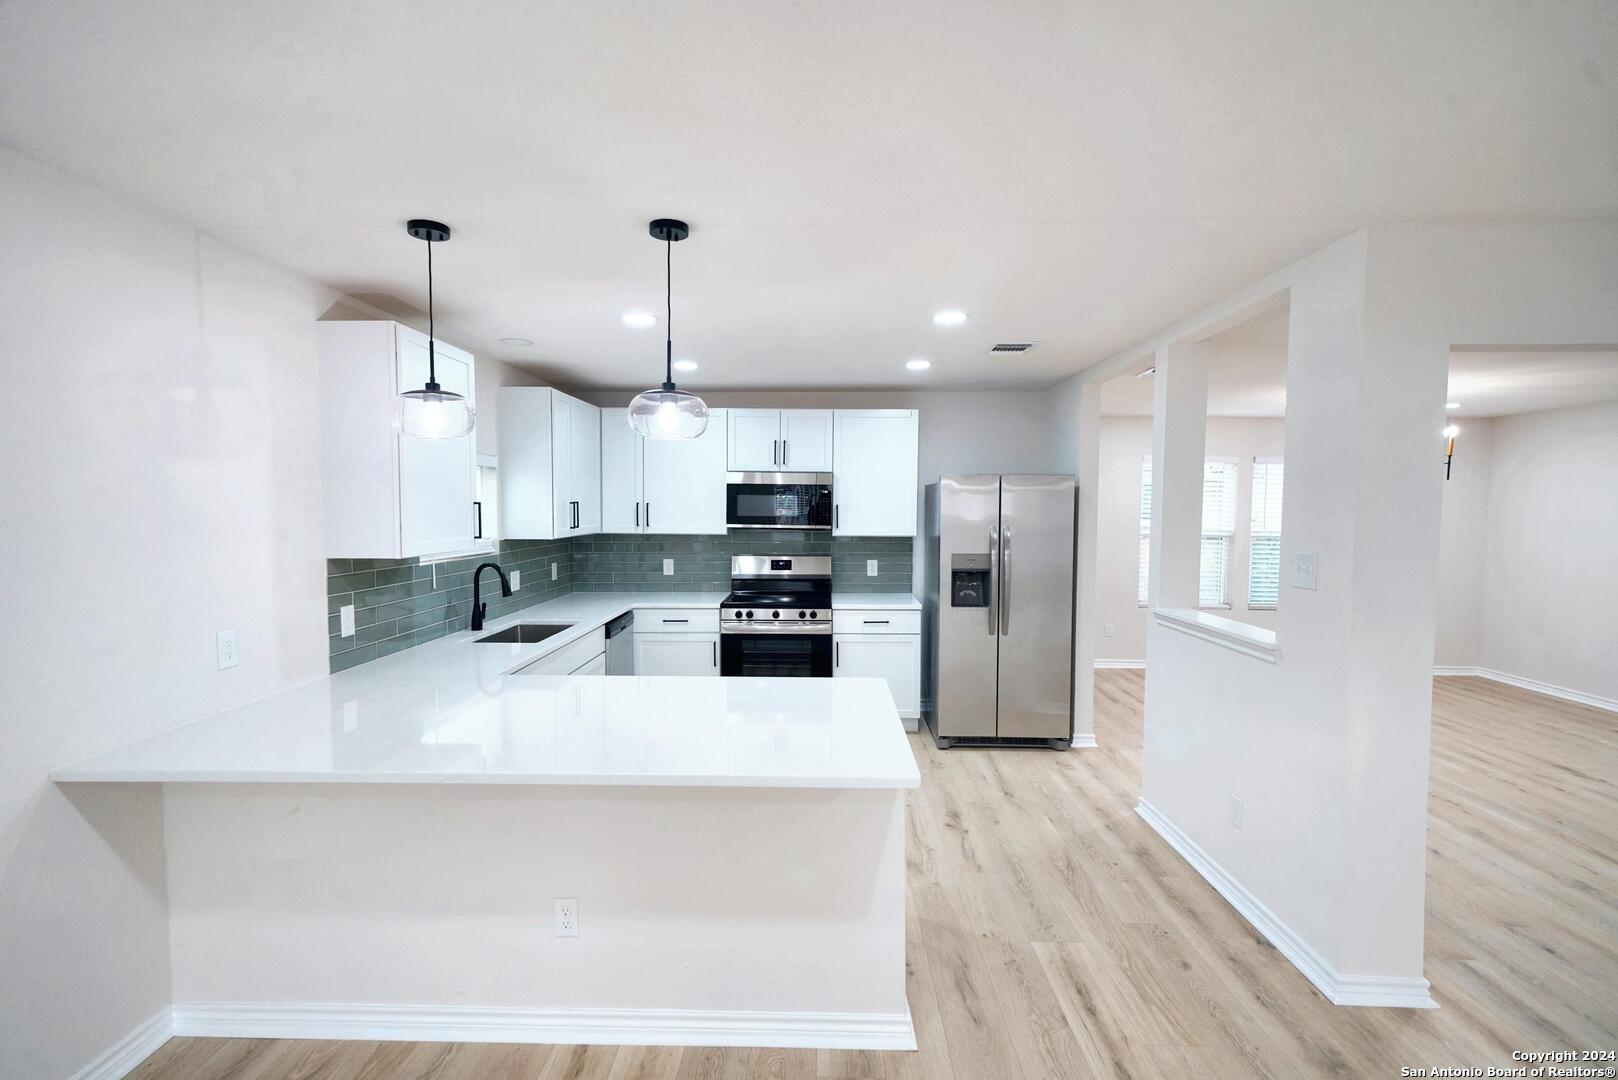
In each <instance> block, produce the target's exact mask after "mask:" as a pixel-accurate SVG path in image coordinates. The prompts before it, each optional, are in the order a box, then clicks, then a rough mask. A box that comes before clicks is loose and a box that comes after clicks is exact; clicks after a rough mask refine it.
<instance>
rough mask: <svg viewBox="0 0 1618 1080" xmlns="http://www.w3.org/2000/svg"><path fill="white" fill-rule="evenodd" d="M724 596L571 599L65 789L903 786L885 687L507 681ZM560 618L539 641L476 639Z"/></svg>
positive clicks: (873, 682)
mask: <svg viewBox="0 0 1618 1080" xmlns="http://www.w3.org/2000/svg"><path fill="white" fill-rule="evenodd" d="M721 599H722V594H720V593H635V594H632V593H574V594H572V595H570V596H566V597H563V598H561V599H559V600H553V601H551V602H549V603H545V604H537V605H535V606H533V607H530V608H525V609H523V610H521V611H519V612H516V613H515V614H513V615H510V616H507V617H505V618H503V619H499V620H495V621H491V622H490V623H489V624H488V626H487V627H486V628H485V629H484V630H483V631H479V632H472V631H463V632H461V633H459V634H454V635H451V636H449V637H445V638H441V639H439V640H438V641H433V642H429V643H428V644H425V645H421V646H417V647H416V648H413V649H406V650H405V651H404V652H400V653H396V654H394V655H392V656H389V657H386V658H384V659H382V660H377V661H373V662H371V663H368V664H362V665H360V666H359V667H356V668H352V669H350V670H348V671H343V672H339V673H337V674H335V675H330V676H326V677H324V678H320V679H315V680H313V681H311V682H308V683H305V684H303V685H302V686H298V687H294V688H293V689H291V690H286V691H283V692H281V693H279V694H274V695H272V696H270V697H267V698H264V699H262V700H260V701H256V702H252V703H250V704H247V705H242V706H238V707H236V708H233V709H228V710H226V711H224V712H221V713H216V714H215V715H213V716H209V717H205V718H203V719H201V720H196V721H193V722H191V723H188V724H183V725H181V726H179V727H176V728H172V729H170V730H168V731H166V732H162V733H160V734H157V735H154V736H152V737H150V738H147V739H144V740H142V741H140V742H137V743H132V744H130V745H129V746H125V747H121V748H119V749H117V750H111V751H108V752H106V753H103V754H98V755H96V756H94V757H91V758H88V759H86V760H84V761H80V762H77V763H75V764H73V765H68V766H64V767H62V768H59V769H57V770H55V771H54V772H53V773H52V774H51V775H52V778H53V779H55V780H57V781H60V782H86V781H105V782H161V783H179V782H227V783H228V782H235V783H239V782H272V783H394V784H451V783H495V784H575V785H646V786H695V787H786V788H794V787H795V788H906V787H916V786H917V785H918V784H919V783H920V775H919V773H918V772H917V769H916V762H915V757H914V755H913V754H912V753H911V751H910V745H909V743H908V741H907V740H906V738H905V734H904V731H903V728H902V726H901V724H900V722H899V719H898V711H897V709H896V708H895V706H894V704H893V698H892V695H891V694H890V693H889V691H888V687H887V683H886V682H885V681H884V680H882V679H852V678H849V679H722V678H711V677H710V678H698V677H671V676H572V677H548V676H537V675H508V673H509V672H512V671H514V670H516V669H517V668H520V667H523V666H525V665H527V664H528V663H530V662H531V661H533V660H535V659H537V658H539V657H541V656H544V655H546V654H548V653H550V652H552V651H554V650H555V649H558V648H561V647H563V646H565V645H567V644H568V643H570V642H572V641H575V640H577V639H578V638H579V637H582V636H583V635H585V634H588V633H590V632H591V631H592V630H594V629H596V628H597V627H599V626H601V625H602V624H603V623H605V622H607V621H608V620H610V619H613V618H615V617H616V616H618V615H620V614H622V613H623V612H625V611H628V610H631V609H633V608H648V607H705V606H716V605H717V604H718V603H719V601H720V600H721ZM516 622H571V623H573V624H574V625H573V626H571V627H570V628H569V629H568V630H566V631H563V632H562V633H560V634H557V635H556V636H554V637H552V638H550V639H549V640H547V641H544V642H539V643H535V644H527V645H518V644H478V643H476V642H475V641H474V640H473V639H474V638H477V637H480V636H482V635H483V634H486V633H489V632H492V631H495V630H498V629H500V628H502V627H504V626H508V625H510V624H512V623H516Z"/></svg>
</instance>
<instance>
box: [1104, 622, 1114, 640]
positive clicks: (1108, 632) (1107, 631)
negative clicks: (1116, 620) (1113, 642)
mask: <svg viewBox="0 0 1618 1080" xmlns="http://www.w3.org/2000/svg"><path fill="white" fill-rule="evenodd" d="M1102 632H1103V633H1105V634H1106V635H1107V636H1108V637H1112V623H1108V624H1107V625H1106V628H1105V629H1104V630H1103V631H1102Z"/></svg>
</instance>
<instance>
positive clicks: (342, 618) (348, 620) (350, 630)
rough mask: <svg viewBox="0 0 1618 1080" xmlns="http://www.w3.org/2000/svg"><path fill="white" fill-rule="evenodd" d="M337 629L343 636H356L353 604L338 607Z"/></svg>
mask: <svg viewBox="0 0 1618 1080" xmlns="http://www.w3.org/2000/svg"><path fill="white" fill-rule="evenodd" d="M337 629H338V631H339V633H340V635H341V636H342V637H353V636H354V605H353V604H344V605H343V606H342V607H340V608H338V609H337Z"/></svg>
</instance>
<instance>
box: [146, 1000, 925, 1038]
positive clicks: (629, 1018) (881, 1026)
mask: <svg viewBox="0 0 1618 1080" xmlns="http://www.w3.org/2000/svg"><path fill="white" fill-rule="evenodd" d="M174 1033H175V1034H176V1035H190V1036H217V1037H225V1038H238V1039H363V1040H382V1041H388V1040H404V1041H410V1042H520V1043H570V1044H585V1043H592V1044H605V1045H619V1046H625V1045H627V1046H768V1047H787V1048H792V1049H814V1050H914V1049H915V1048H916V1032H915V1029H914V1028H913V1027H911V1024H910V1012H909V1010H908V1009H907V1010H906V1011H904V1012H902V1013H797V1012H739V1011H703V1010H696V1009H518V1008H495V1007H477V1006H438V1005H345V1004H325V1003H313V1004H280V1003H271V1002H265V1003H258V1002H222V1003H216V1002H193V1003H179V1004H176V1005H175V1006H174Z"/></svg>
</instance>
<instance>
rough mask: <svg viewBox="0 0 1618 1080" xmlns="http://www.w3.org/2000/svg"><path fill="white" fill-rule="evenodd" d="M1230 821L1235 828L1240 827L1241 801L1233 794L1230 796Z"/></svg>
mask: <svg viewBox="0 0 1618 1080" xmlns="http://www.w3.org/2000/svg"><path fill="white" fill-rule="evenodd" d="M1230 823H1231V825H1232V826H1233V827H1235V828H1238V829H1239V828H1241V827H1242V801H1241V800H1240V799H1238V798H1237V797H1236V796H1234V795H1232V796H1231V797H1230Z"/></svg>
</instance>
